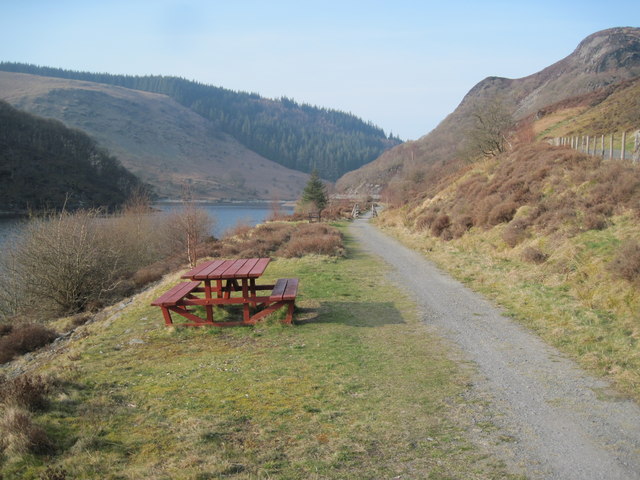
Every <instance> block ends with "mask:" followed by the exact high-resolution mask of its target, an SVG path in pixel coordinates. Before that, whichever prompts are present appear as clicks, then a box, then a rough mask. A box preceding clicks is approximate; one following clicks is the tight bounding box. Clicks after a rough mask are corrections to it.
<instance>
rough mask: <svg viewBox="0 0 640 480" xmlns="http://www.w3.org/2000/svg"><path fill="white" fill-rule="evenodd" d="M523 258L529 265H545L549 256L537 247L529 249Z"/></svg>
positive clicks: (523, 254)
mask: <svg viewBox="0 0 640 480" xmlns="http://www.w3.org/2000/svg"><path fill="white" fill-rule="evenodd" d="M522 258H523V259H524V260H525V261H526V262H529V263H544V262H546V261H547V258H549V256H548V255H547V254H546V253H544V252H543V251H541V250H539V249H537V248H535V247H527V248H525V249H524V250H523V251H522Z"/></svg>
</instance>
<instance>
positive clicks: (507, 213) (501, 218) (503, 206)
mask: <svg viewBox="0 0 640 480" xmlns="http://www.w3.org/2000/svg"><path fill="white" fill-rule="evenodd" d="M517 209H518V204H517V203H516V202H513V201H510V200H508V201H505V202H500V203H498V204H497V205H495V206H494V207H493V208H492V209H491V211H490V212H489V215H488V217H487V223H488V224H489V225H491V226H494V225H498V224H500V223H506V222H510V221H511V219H512V218H513V215H514V214H515V213H516V210H517Z"/></svg>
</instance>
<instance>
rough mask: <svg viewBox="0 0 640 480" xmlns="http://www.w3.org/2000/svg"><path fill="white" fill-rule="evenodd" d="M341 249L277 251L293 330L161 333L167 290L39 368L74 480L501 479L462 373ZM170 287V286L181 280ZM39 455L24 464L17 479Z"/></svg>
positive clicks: (373, 269)
mask: <svg viewBox="0 0 640 480" xmlns="http://www.w3.org/2000/svg"><path fill="white" fill-rule="evenodd" d="M347 246H348V249H349V255H348V256H347V258H342V259H333V258H328V257H320V256H308V257H304V258H300V259H278V260H276V261H273V262H272V263H271V264H270V266H269V268H268V269H267V272H266V273H267V276H266V277H265V278H264V279H261V280H263V281H264V282H269V281H271V280H274V279H276V278H280V277H292V276H295V277H299V278H300V289H299V301H298V302H297V305H298V309H297V312H296V315H295V317H294V318H295V319H296V320H297V323H298V324H297V325H294V326H288V325H282V324H281V323H280V321H279V319H278V318H277V316H273V317H274V318H269V319H267V321H265V322H261V323H259V324H257V325H255V326H254V327H248V328H225V329H222V328H211V329H210V328H198V329H196V328H166V327H165V326H164V324H163V320H162V315H161V313H160V310H159V309H158V308H157V307H150V306H148V305H149V303H150V302H151V300H152V299H153V298H155V297H156V296H158V295H159V293H160V292H162V291H164V290H165V289H167V288H168V287H169V285H170V283H168V282H165V283H163V284H162V285H161V286H159V287H158V288H157V289H156V290H155V291H151V292H147V293H146V294H143V295H140V296H139V297H138V298H137V299H136V300H135V301H134V302H133V303H132V304H131V305H129V306H128V307H127V308H126V309H124V310H122V311H121V312H119V313H118V314H116V315H115V316H114V317H112V318H107V319H105V320H104V321H101V322H96V323H94V324H91V325H87V326H85V327H82V329H83V330H82V331H83V332H85V333H86V336H85V337H84V338H83V339H81V340H78V341H76V342H74V343H73V344H71V345H70V347H69V349H68V351H67V352H66V353H64V354H63V355H61V356H60V357H58V358H57V359H56V360H54V361H52V362H51V363H50V364H49V365H47V366H46V367H43V370H48V371H49V372H50V373H53V374H55V375H56V376H58V377H59V378H61V379H63V380H64V381H65V382H66V385H65V386H64V387H63V388H62V390H63V394H61V395H62V396H61V398H59V399H54V401H52V409H51V410H50V411H48V412H47V413H44V414H41V415H40V416H39V417H38V418H37V420H38V421H39V422H41V423H44V424H46V425H47V426H48V430H49V431H50V432H51V435H53V436H54V437H56V438H58V439H59V442H60V445H59V451H58V453H57V454H56V455H55V456H53V457H52V458H51V459H49V460H48V461H47V462H48V463H50V464H55V465H58V466H61V467H63V468H65V469H66V470H67V471H68V472H69V475H70V478H74V479H90V478H91V479H93V478H96V475H99V476H100V478H104V479H133V478H136V479H137V478H157V479H183V478H184V479H199V478H203V479H204V478H233V479H250V478H282V479H314V478H315V479H320V478H359V479H366V478H371V479H378V478H393V477H402V478H469V479H474V478H510V476H509V475H508V474H507V473H506V472H505V468H504V466H502V465H501V464H500V463H499V462H496V461H492V460H491V458H490V457H487V454H486V452H482V451H479V450H477V449H476V448H474V447H473V446H472V445H470V444H469V442H468V441H467V440H466V438H465V434H464V428H465V426H467V425H469V423H470V422H471V420H470V419H469V418H467V417H465V416H464V414H462V413H460V412H463V411H464V405H463V402H464V400H463V398H464V397H463V395H462V394H463V393H464V392H465V390H466V389H467V388H468V387H467V385H468V377H467V373H466V372H465V371H464V370H462V369H461V367H459V366H457V365H456V363H455V362H453V361H452V360H450V359H449V357H450V354H449V352H448V349H447V347H446V345H443V344H441V343H440V342H439V341H438V340H437V339H435V338H434V337H433V336H432V335H431V334H430V333H429V332H428V330H427V329H426V327H425V326H423V325H422V324H421V323H420V322H419V321H418V320H417V318H416V314H415V305H413V304H412V303H411V302H409V300H408V299H407V298H406V297H405V296H404V295H402V294H401V293H400V292H399V291H398V290H396V289H394V288H393V287H391V286H390V285H389V284H388V282H387V281H386V279H385V274H386V271H385V267H383V266H382V265H381V264H380V263H377V262H376V261H374V260H373V259H372V258H370V257H368V256H367V255H365V254H364V253H363V252H361V251H359V250H357V249H356V248H355V246H354V245H353V243H352V242H351V240H350V239H347ZM172 280H173V281H177V275H176V276H175V279H172ZM2 462H3V463H1V464H0V473H1V474H2V475H3V476H4V478H5V480H7V479H13V478H38V475H39V473H41V472H42V471H43V469H44V463H45V462H41V461H40V460H39V459H38V458H36V457H34V458H32V459H27V460H23V462H27V465H28V466H29V469H30V470H28V469H24V468H23V469H22V472H23V474H24V472H25V471H29V472H30V473H29V474H28V475H27V476H26V477H25V476H22V477H18V476H16V474H15V468H14V467H12V465H15V463H12V461H9V460H8V459H5V460H2Z"/></svg>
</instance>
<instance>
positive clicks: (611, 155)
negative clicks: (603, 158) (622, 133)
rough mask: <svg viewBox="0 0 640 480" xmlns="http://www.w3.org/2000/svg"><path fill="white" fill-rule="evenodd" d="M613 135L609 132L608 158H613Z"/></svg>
mask: <svg viewBox="0 0 640 480" xmlns="http://www.w3.org/2000/svg"><path fill="white" fill-rule="evenodd" d="M614 135H615V134H614V133H612V134H611V142H610V143H609V160H613V138H614V137H613V136H614Z"/></svg>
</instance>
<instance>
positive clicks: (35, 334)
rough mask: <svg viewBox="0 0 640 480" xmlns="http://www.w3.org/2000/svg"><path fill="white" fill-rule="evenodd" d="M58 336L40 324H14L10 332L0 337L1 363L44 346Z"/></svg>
mask: <svg viewBox="0 0 640 480" xmlns="http://www.w3.org/2000/svg"><path fill="white" fill-rule="evenodd" d="M57 336H58V334H57V333H56V332H54V331H53V330H51V329H49V328H46V327H44V326H43V325H39V324H25V325H19V326H14V327H13V328H12V329H11V332H10V333H8V334H6V335H3V336H2V337H0V364H2V363H7V362H10V361H11V360H13V359H14V358H15V357H17V356H18V355H22V354H24V353H28V352H33V351H34V350H37V349H39V348H41V347H44V346H45V345H48V344H49V343H51V342H53V340H55V339H56V338H57Z"/></svg>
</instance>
